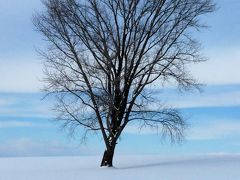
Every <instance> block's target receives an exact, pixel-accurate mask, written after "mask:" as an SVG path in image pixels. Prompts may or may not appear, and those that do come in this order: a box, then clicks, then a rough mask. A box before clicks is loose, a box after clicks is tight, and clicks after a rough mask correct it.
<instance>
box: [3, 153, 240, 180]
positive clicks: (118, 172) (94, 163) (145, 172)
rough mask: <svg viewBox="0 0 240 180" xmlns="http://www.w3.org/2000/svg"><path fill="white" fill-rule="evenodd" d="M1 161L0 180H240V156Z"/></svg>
mask: <svg viewBox="0 0 240 180" xmlns="http://www.w3.org/2000/svg"><path fill="white" fill-rule="evenodd" d="M100 159H101V158H100V157H97V156H96V157H95V156H91V157H36V158H35V157H34V158H33V157H31V158H0V180H110V179H111V180H113V179H114V180H240V155H208V156H191V157H190V156H185V157H171V158H170V157H161V156H119V157H116V158H115V168H99V163H100Z"/></svg>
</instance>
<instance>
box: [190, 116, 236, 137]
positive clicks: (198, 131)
mask: <svg viewBox="0 0 240 180" xmlns="http://www.w3.org/2000/svg"><path fill="white" fill-rule="evenodd" d="M239 129H240V122H239V121H238V120H218V121H216V120H215V121H209V122H205V123H202V124H201V125H198V126H195V127H192V128H190V132H189V133H188V136H187V139H189V140H214V139H224V138H232V137H240V131H239Z"/></svg>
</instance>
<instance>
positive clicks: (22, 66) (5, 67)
mask: <svg viewBox="0 0 240 180" xmlns="http://www.w3.org/2000/svg"><path fill="white" fill-rule="evenodd" d="M41 77H42V66H41V64H40V63H39V62H38V61H37V60H34V59H32V60H25V59H24V60H22V58H19V60H11V59H9V60H1V61H0V82H1V86H0V91H3V92H36V91H39V90H40V88H41V87H42V86H41V82H40V79H41Z"/></svg>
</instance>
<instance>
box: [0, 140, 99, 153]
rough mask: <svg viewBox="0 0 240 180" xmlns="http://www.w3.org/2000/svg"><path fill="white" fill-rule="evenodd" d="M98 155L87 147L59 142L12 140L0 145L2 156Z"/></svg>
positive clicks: (94, 150)
mask: <svg viewBox="0 0 240 180" xmlns="http://www.w3.org/2000/svg"><path fill="white" fill-rule="evenodd" d="M83 154H97V151H96V149H92V148H89V147H87V146H79V145H74V144H72V143H64V142H61V141H59V140H46V141H43V140H33V139H31V138H25V137H22V138H18V139H11V140H7V141H4V142H1V143H0V156H2V157H3V156H58V155H83Z"/></svg>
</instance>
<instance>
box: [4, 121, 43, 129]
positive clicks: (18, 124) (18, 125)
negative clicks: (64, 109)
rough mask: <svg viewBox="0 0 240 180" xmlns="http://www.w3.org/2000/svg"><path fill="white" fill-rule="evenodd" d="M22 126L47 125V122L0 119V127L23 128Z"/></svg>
mask: <svg viewBox="0 0 240 180" xmlns="http://www.w3.org/2000/svg"><path fill="white" fill-rule="evenodd" d="M23 127H29V128H32V127H48V125H47V124H43V123H34V122H31V121H20V120H19V121H16V120H15V121H13V120H1V121H0V129H1V128H23Z"/></svg>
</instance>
